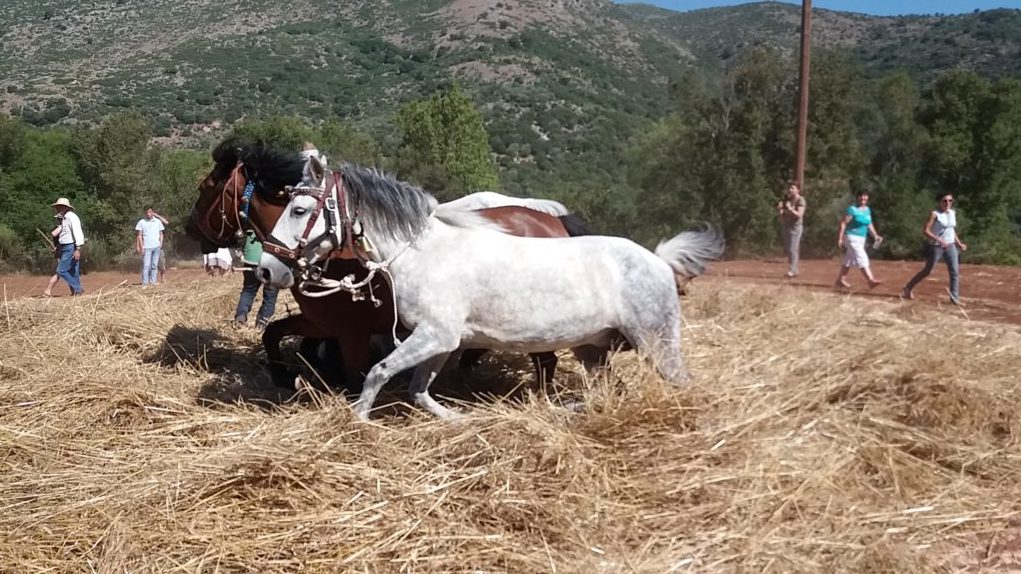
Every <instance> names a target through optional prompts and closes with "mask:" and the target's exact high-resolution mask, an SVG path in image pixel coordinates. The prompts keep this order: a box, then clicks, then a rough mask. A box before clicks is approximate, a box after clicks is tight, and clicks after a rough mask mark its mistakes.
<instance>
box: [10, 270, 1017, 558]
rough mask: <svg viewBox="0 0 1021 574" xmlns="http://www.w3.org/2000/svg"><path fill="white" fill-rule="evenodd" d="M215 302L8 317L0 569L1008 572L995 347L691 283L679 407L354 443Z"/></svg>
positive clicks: (1003, 425) (398, 417)
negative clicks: (294, 390) (280, 374)
mask: <svg viewBox="0 0 1021 574" xmlns="http://www.w3.org/2000/svg"><path fill="white" fill-rule="evenodd" d="M235 289H236V286H234V285H232V284H231V285H228V284H226V283H195V284H192V285H188V286H182V287H169V288H161V289H159V290H148V291H138V290H120V291H116V292H114V293H111V294H106V295H102V296H92V297H87V298H84V299H79V300H68V299H65V300H53V301H40V300H18V301H11V302H7V303H6V305H5V307H4V309H3V311H2V313H3V314H2V316H0V331H2V333H0V379H2V380H0V509H2V512H0V532H2V533H3V536H0V572H65V571H97V572H169V571H180V572H216V571H226V572H242V571H251V572H295V571H305V572H327V571H359V572H399V571H406V572H465V571H473V572H529V573H530V572H586V573H589V572H632V571H634V572H903V573H909V572H939V571H947V572H949V571H956V570H958V569H961V568H974V569H976V571H977V570H980V569H985V568H988V569H997V568H1002V567H1005V565H1004V563H1003V560H1004V557H1003V556H1002V555H1001V554H1000V553H999V552H998V548H999V546H1000V545H999V543H998V542H997V540H1003V539H1004V537H1005V536H1006V534H1005V533H1009V532H1011V530H1010V529H1013V528H1014V526H1013V525H1014V521H1015V520H1016V518H1017V516H1018V511H1019V506H1021V502H1019V501H1021V486H1019V481H1018V478H1019V477H1018V472H1019V470H1021V450H1019V447H1018V435H1019V432H1021V422H1019V421H1021V419H1019V406H1021V401H1019V394H1018V393H1019V388H1021V381H1019V380H1018V379H1019V377H1018V374H1017V373H1019V372H1021V345H1019V341H1021V336H1019V333H1018V331H1017V330H1016V329H1015V328H1012V327H1006V326H999V325H989V324H982V323H977V322H969V321H966V320H964V319H963V318H962V317H960V316H957V315H950V314H947V315H943V316H938V315H936V314H935V313H933V312H931V311H928V310H924V309H921V308H920V307H918V306H915V305H907V306H892V305H885V304H878V303H872V302H863V301H860V300H855V299H850V298H845V297H838V296H832V295H828V294H827V295H822V294H813V293H808V292H804V291H798V290H791V289H782V288H763V287H753V286H734V285H728V284H726V283H724V282H715V283H704V284H701V285H697V286H696V289H695V291H694V294H693V295H692V296H690V297H689V298H687V299H686V300H685V302H684V310H685V316H686V320H687V326H686V329H685V354H686V356H687V358H688V361H689V364H690V366H691V367H692V370H693V371H694V373H695V378H694V381H693V383H692V384H691V385H690V386H688V387H686V388H673V387H670V386H669V385H665V384H663V383H661V382H660V381H659V379H657V378H656V377H655V376H653V375H652V374H650V373H649V372H648V371H647V370H646V369H645V368H644V367H642V366H641V365H640V364H639V363H638V362H637V361H636V360H634V358H633V357H632V356H630V354H623V355H620V356H618V357H617V358H616V359H615V362H614V363H615V370H614V372H613V374H612V375H611V376H609V377H607V378H605V379H600V380H596V381H591V382H586V381H585V380H584V378H583V377H581V376H580V375H578V374H573V375H569V376H567V377H565V379H566V381H567V382H566V386H567V387H568V391H570V392H575V393H580V394H581V395H582V396H583V398H584V400H585V404H586V408H587V410H586V411H584V412H581V413H572V412H569V411H567V410H565V409H563V408H560V407H558V406H556V400H555V399H556V397H553V398H551V397H550V396H549V395H546V394H538V393H522V392H519V393H516V394H513V395H512V396H511V397H509V398H494V397H486V398H476V399H473V400H469V401H468V402H467V403H466V404H463V405H461V407H460V408H461V409H463V410H465V411H467V412H469V413H470V416H469V417H468V419H467V421H466V422H465V423H463V424H445V423H441V422H437V421H435V420H433V419H431V418H429V417H428V416H425V415H423V414H421V413H417V412H414V411H413V410H411V409H409V408H406V407H405V408H401V409H398V410H397V411H394V410H392V409H391V410H388V411H386V412H384V413H381V414H380V415H378V416H377V418H376V419H375V420H374V422H373V424H359V423H356V422H353V421H352V418H351V415H350V412H349V410H348V409H347V408H345V406H344V403H343V399H342V398H340V397H336V396H329V395H314V396H311V397H309V396H305V397H299V398H298V399H297V400H291V401H287V400H285V399H286V398H287V397H285V396H280V395H279V393H277V392H276V391H275V390H274V389H273V388H272V387H271V386H270V385H269V382H268V380H267V378H266V375H265V374H264V373H263V371H262V368H261V366H260V364H259V362H260V360H261V354H260V351H259V349H258V338H257V336H256V334H255V333H254V332H250V331H240V332H239V331H233V330H231V329H229V328H227V325H226V322H225V321H224V320H223V319H224V318H226V317H229V316H230V312H231V310H232V306H233V304H234V302H235V300H236V299H235V297H236V293H235ZM506 361H509V362H510V365H511V366H510V367H501V365H505V364H507V363H506ZM523 365H525V362H524V360H522V359H518V358H517V357H514V356H501V357H499V358H493V359H490V360H489V362H488V363H487V364H486V365H484V366H482V367H481V374H478V373H477V374H474V375H462V374H448V375H447V379H448V387H449V388H451V389H454V390H456V388H457V387H458V385H462V384H482V383H484V382H487V381H482V380H481V379H487V380H489V379H495V380H499V381H503V382H507V380H511V381H512V382H514V381H516V380H519V379H520V380H521V381H527V380H528V377H527V376H526V375H524V374H522V372H523V371H524V370H525V369H524V368H523ZM565 368H566V369H567V370H571V369H576V368H577V367H576V365H573V364H571V363H570V362H567V364H566V365H565ZM501 369H502V371H501ZM489 382H491V381H489ZM389 400H391V401H400V400H402V397H400V396H399V395H393V394H392V395H390V399H389ZM383 402H386V401H383ZM998 537H999V538H998Z"/></svg>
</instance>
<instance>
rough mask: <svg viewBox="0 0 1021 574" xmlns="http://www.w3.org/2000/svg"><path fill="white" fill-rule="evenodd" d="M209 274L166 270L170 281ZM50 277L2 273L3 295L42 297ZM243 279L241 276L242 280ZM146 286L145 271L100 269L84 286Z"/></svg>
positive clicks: (63, 286)
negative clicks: (144, 281) (144, 283)
mask: <svg viewBox="0 0 1021 574" xmlns="http://www.w3.org/2000/svg"><path fill="white" fill-rule="evenodd" d="M202 277H205V272H204V271H203V270H202V269H201V268H199V267H189V268H172V269H168V270H167V273H166V282H167V283H168V284H173V283H180V282H186V281H192V280H194V279H199V278H202ZM49 280H50V277H49V276H48V275H0V295H2V296H3V297H4V298H6V299H14V298H17V297H42V296H43V291H44V290H45V289H46V282H47V281H49ZM238 281H239V282H240V279H239V280H238ZM141 285H142V276H141V273H138V272H135V273H125V272H123V271H96V272H92V273H88V274H86V275H83V276H82V287H84V288H85V294H86V295H88V294H92V293H98V292H100V291H109V290H111V289H117V288H121V287H132V286H134V287H140V286H141ZM53 296H54V297H69V296H70V292H69V291H68V288H67V283H64V282H63V281H59V282H58V283H57V286H56V287H54V288H53Z"/></svg>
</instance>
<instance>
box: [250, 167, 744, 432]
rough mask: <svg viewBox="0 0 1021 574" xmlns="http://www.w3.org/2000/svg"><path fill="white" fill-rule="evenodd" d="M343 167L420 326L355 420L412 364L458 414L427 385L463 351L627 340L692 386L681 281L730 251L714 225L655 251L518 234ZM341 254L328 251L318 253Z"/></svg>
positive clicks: (269, 269)
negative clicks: (679, 289) (683, 336)
mask: <svg viewBox="0 0 1021 574" xmlns="http://www.w3.org/2000/svg"><path fill="white" fill-rule="evenodd" d="M343 170H344V173H345V181H346V183H347V188H348V190H349V193H350V197H349V201H351V202H352V203H353V204H355V205H357V206H358V210H359V213H360V214H361V217H362V218H363V219H364V221H365V228H366V232H367V234H370V239H371V240H372V242H373V243H374V244H375V246H376V251H375V253H374V257H377V258H378V260H379V261H388V267H389V269H388V271H389V272H390V275H391V276H392V278H393V283H394V284H393V292H394V297H395V298H396V302H397V309H398V314H399V317H400V320H401V322H402V323H403V324H404V325H405V326H406V327H408V328H409V329H411V330H412V333H411V335H410V336H409V337H408V338H407V339H406V340H405V341H404V343H403V344H402V345H400V346H399V347H397V349H395V350H394V351H393V352H392V353H391V354H390V355H388V356H387V357H386V358H385V359H383V361H381V362H380V363H378V364H377V365H376V366H375V367H373V368H372V370H371V371H370V372H369V374H368V376H367V377H366V380H365V386H364V390H363V392H362V395H361V397H360V398H359V400H358V403H357V404H356V405H355V411H356V413H357V414H358V416H359V417H361V418H363V419H365V418H368V416H369V412H370V409H371V408H372V404H373V402H374V401H375V398H376V395H377V393H378V392H379V389H380V387H381V386H382V385H383V384H384V383H385V382H386V381H387V380H389V379H390V378H391V377H392V376H394V375H395V374H397V373H399V372H401V371H403V370H405V369H409V368H411V367H417V368H416V370H415V374H414V376H413V379H412V385H411V393H412V396H413V398H414V400H415V402H416V403H417V404H419V405H420V406H422V407H423V408H425V409H427V410H429V411H430V412H432V413H433V414H435V415H437V416H440V417H445V418H447V417H452V416H455V413H453V412H452V411H450V410H449V409H447V408H446V407H444V406H442V405H440V404H439V403H437V402H436V401H435V400H433V399H432V397H430V396H429V394H428V392H427V389H428V386H429V383H430V382H432V380H433V378H434V377H435V376H436V373H437V372H439V370H440V368H441V367H442V366H443V364H444V362H446V360H447V357H448V356H449V354H450V353H451V352H452V351H454V350H456V349H457V348H458V347H461V346H464V347H469V348H487V349H501V350H509V351H520V352H529V353H532V352H543V351H552V350H557V349H564V348H574V347H578V346H583V345H601V346H602V345H610V344H612V341H611V337H612V336H614V335H615V334H616V333H620V334H622V335H623V336H624V337H626V338H627V339H628V341H629V342H630V343H631V345H632V346H633V347H634V348H635V349H636V350H637V351H638V352H639V353H641V354H643V355H645V356H646V357H647V358H648V359H649V360H651V361H652V363H653V365H654V366H655V367H656V369H657V370H658V371H659V373H660V374H661V375H662V376H663V377H664V378H666V379H667V380H669V381H671V382H674V383H681V382H683V381H684V380H686V378H687V376H688V374H687V371H686V369H685V368H684V365H683V358H682V355H681V333H680V325H681V309H680V302H679V300H678V297H677V292H676V283H675V280H674V274H675V273H677V274H680V275H684V276H688V277H692V276H696V275H699V274H701V273H702V272H703V271H704V269H705V264H706V262H707V261H708V260H709V259H715V258H718V257H719V256H720V255H722V253H723V248H724V241H723V237H722V235H721V234H720V233H719V231H718V230H716V229H715V228H710V229H708V230H706V231H702V232H684V233H681V234H679V235H677V236H675V237H673V238H671V239H669V240H667V241H665V242H663V243H661V244H660V245H659V247H657V249H656V253H655V254H654V253H651V252H649V251H648V250H647V249H645V248H643V247H641V246H640V245H638V244H636V243H634V242H632V241H630V240H628V239H623V238H619V237H603V236H586V237H574V238H565V239H552V238H523V237H514V236H510V235H506V234H504V233H500V232H499V231H497V230H495V229H493V225H492V224H491V223H489V222H488V221H486V220H484V219H483V218H481V217H479V216H477V215H475V214H474V213H472V212H466V211H462V210H460V209H456V206H455V207H454V208H452V207H450V206H445V207H444V208H441V209H437V203H436V200H435V199H433V198H432V197H431V196H430V195H428V194H427V193H425V192H423V191H422V190H421V189H418V188H416V187H414V186H412V185H409V184H406V183H403V182H398V181H396V180H393V179H392V178H389V177H388V176H385V175H384V174H382V173H380V172H378V171H375V170H368V169H366V168H361V167H358V166H350V165H348V166H344V168H343ZM311 171H312V172H315V171H316V170H311ZM303 183H304V184H306V185H309V186H316V187H318V186H321V182H319V181H306V182H303ZM315 201H316V199H315V198H313V197H309V196H306V195H296V196H294V197H293V198H292V200H291V202H290V204H288V206H287V209H286V210H285V212H284V214H283V216H282V217H281V218H280V220H279V221H278V222H277V225H276V227H275V228H274V229H273V236H274V237H276V238H278V239H279V240H280V241H283V242H285V243H286V244H288V247H293V246H296V245H297V244H298V242H299V240H300V239H302V235H303V233H304V231H305V228H306V226H307V224H308V219H309V217H310V215H311V213H312V212H313V207H314V205H315ZM323 225H324V223H323V220H322V219H321V218H320V220H319V221H317V222H316V223H315V224H314V225H313V227H312V229H311V233H310V234H309V236H311V237H315V236H317V235H319V234H320V233H322V231H323ZM333 247H334V246H331V245H322V246H320V249H321V250H322V251H323V253H321V254H320V256H326V254H327V252H328V251H330V250H331V249H332V248H333ZM395 255H396V257H394V256H395ZM392 257H393V259H391V258H392ZM259 274H260V277H263V278H264V279H265V280H267V281H269V282H272V283H275V284H277V285H278V286H280V287H289V286H290V285H291V284H292V283H293V281H294V276H293V275H292V273H291V270H290V269H289V268H288V267H287V266H286V265H284V264H283V263H281V261H280V260H278V259H277V258H275V257H274V256H272V255H270V254H268V253H266V254H264V255H263V257H262V261H261V265H260V270H259Z"/></svg>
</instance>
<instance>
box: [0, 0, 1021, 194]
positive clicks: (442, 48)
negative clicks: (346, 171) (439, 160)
mask: <svg viewBox="0 0 1021 574" xmlns="http://www.w3.org/2000/svg"><path fill="white" fill-rule="evenodd" d="M798 26H799V9H798V7H796V6H791V5H787V4H778V3H770V2H766V3H760V4H752V5H744V6H739V7H734V8H725V9H723V8H721V9H712V10H701V11H696V12H689V13H676V12H670V11H666V10H660V9H656V8H652V7H649V6H642V5H615V4H612V3H610V2H609V1H608V0H349V1H346V2H343V3H340V2H331V1H328V0H294V1H292V2H289V3H286V4H281V3H278V2H272V1H270V0H246V1H244V2H242V1H240V0H217V1H215V2H214V1H213V0H184V1H172V0H84V1H80V2H79V1H74V0H44V1H41V2H40V1H35V0H8V1H7V2H5V3H4V4H2V5H0V42H2V44H0V45H2V47H0V105H2V108H3V109H4V110H6V111H9V112H13V113H16V114H19V115H21V116H22V117H23V118H24V119H25V120H26V121H29V122H31V123H35V124H38V125H44V124H49V123H54V122H74V121H81V120H96V119H98V118H101V117H103V116H105V115H107V114H110V113H113V112H116V111H119V110H122V109H125V108H137V109H139V110H141V111H142V112H143V113H145V114H146V115H148V116H149V117H151V118H152V120H153V124H154V126H155V128H156V131H157V133H158V134H159V135H161V136H164V137H172V138H184V139H187V140H193V139H194V138H195V137H196V136H199V137H203V138H212V137H216V136H218V135H220V134H221V133H222V130H223V129H225V128H226V127H228V126H229V125H230V124H231V123H232V122H234V121H236V120H238V119H240V118H242V117H246V116H252V115H262V114H269V113H273V114H281V113H283V114H297V115H301V116H305V117H309V118H313V119H316V118H324V117H327V116H334V115H335V116H340V117H341V118H344V119H345V120H347V121H350V122H352V123H354V124H356V125H358V126H359V127H361V128H363V129H366V130H368V131H370V132H371V133H373V134H374V135H375V136H376V137H378V138H380V139H383V140H388V139H389V140H390V141H392V138H393V137H394V134H393V133H392V126H391V124H390V120H391V117H392V113H393V111H394V110H395V109H396V107H397V106H398V105H400V104H401V103H402V102H405V101H408V100H410V99H415V98H420V97H424V96H427V95H429V94H430V93H432V92H433V91H434V90H435V89H436V88H437V87H440V86H442V85H444V84H447V83H449V82H451V81H458V82H460V83H461V84H462V86H463V87H464V88H465V90H466V91H467V92H468V93H469V94H471V95H472V97H473V99H474V101H475V102H476V104H477V105H478V106H479V108H480V110H481V111H482V113H483V116H484V118H485V120H486V123H487V128H488V130H489V133H490V135H491V143H492V145H493V148H494V150H495V151H496V153H497V155H498V157H499V158H500V160H501V162H502V164H503V166H504V167H505V168H508V169H510V170H512V171H527V170H528V169H530V168H536V169H539V170H543V171H545V170H549V169H554V168H555V169H565V166H568V167H567V169H568V170H569V171H571V172H574V173H580V174H582V176H581V177H582V179H586V178H588V179H589V180H590V181H591V182H595V183H599V182H606V181H613V180H614V179H615V174H616V173H617V172H618V171H619V169H618V168H619V166H618V165H617V163H618V162H619V161H620V159H619V158H620V157H621V153H620V152H621V149H622V147H623V145H624V144H625V142H626V140H627V136H628V135H629V134H631V133H633V132H634V130H635V129H636V128H640V127H641V126H644V125H646V124H647V123H649V122H651V121H653V120H655V119H656V118H658V117H660V116H661V115H662V114H663V113H664V112H665V110H666V109H667V104H668V89H667V87H668V85H669V81H670V80H671V79H672V78H675V77H677V75H678V74H679V72H680V71H681V70H682V69H683V68H685V67H687V66H689V65H691V64H692V63H695V64H697V65H700V66H703V67H705V68H709V69H712V68H718V67H719V66H721V65H725V64H726V62H727V61H728V60H729V59H730V58H731V57H733V56H734V55H735V54H736V53H737V52H738V51H739V50H740V49H741V48H743V47H747V46H753V45H766V46H773V47H777V48H780V49H781V50H785V51H787V52H789V53H793V51H794V49H795V47H796V44H797V32H798ZM814 37H815V45H816V47H817V48H826V47H840V48H845V49H849V50H852V51H853V52H854V53H856V54H857V55H858V56H859V57H860V58H861V59H862V61H863V62H865V63H867V64H868V65H870V66H873V67H874V68H875V69H877V70H886V69H891V68H896V67H905V68H907V69H908V70H909V71H911V72H912V73H914V74H915V75H916V76H917V77H921V78H926V77H931V75H932V74H934V73H936V72H937V71H939V70H941V69H946V68H951V67H968V68H972V69H976V70H978V71H980V72H982V73H984V74H987V75H998V74H1021V57H1019V49H1021V11H1017V10H998V11H991V12H984V13H980V14H971V15H966V16H956V17H937V16H930V17H912V18H874V17H868V16H863V15H854V14H844V13H838V12H830V11H825V10H817V11H815V19H814ZM582 183H584V182H582Z"/></svg>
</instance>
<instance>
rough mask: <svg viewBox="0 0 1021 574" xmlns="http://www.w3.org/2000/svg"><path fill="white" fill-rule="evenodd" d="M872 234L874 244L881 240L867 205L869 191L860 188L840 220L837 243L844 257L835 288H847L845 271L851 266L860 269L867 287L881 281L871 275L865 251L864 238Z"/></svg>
mask: <svg viewBox="0 0 1021 574" xmlns="http://www.w3.org/2000/svg"><path fill="white" fill-rule="evenodd" d="M869 233H871V234H872V239H873V241H874V245H877V246H878V245H879V244H880V243H882V242H883V237H882V236H881V235H879V232H878V231H876V226H875V225H874V224H873V223H872V209H871V208H870V207H869V192H867V191H865V190H861V191H859V192H858V193H857V195H856V196H855V202H854V205H851V206H848V208H847V211H846V213H845V214H844V218H843V219H841V220H840V236H839V237H838V239H837V245H838V246H839V247H840V248H841V249H843V250H844V259H843V261H842V262H841V264H840V274H839V275H837V282H836V284H835V285H834V287H836V288H837V289H848V288H850V287H851V284H850V283H848V282H847V273H848V271H850V270H851V268H852V267H857V268H858V269H861V272H862V275H864V276H865V279H866V280H867V281H868V282H869V289H872V288H873V287H876V286H878V285H879V284H880V283H881V281H878V280H876V278H875V277H873V276H872V270H871V269H870V267H869V256H868V254H867V253H865V240H866V239H867V238H868V235H869Z"/></svg>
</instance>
